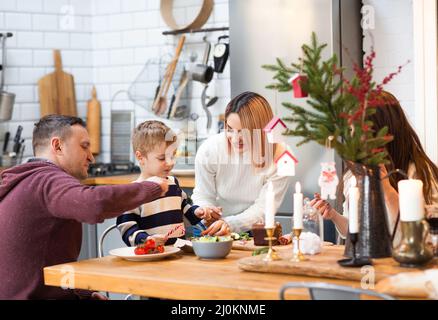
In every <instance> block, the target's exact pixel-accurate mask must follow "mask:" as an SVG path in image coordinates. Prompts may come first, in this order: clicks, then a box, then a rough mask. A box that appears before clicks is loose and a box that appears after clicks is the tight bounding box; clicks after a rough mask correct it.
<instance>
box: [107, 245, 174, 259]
mask: <svg viewBox="0 0 438 320" xmlns="http://www.w3.org/2000/svg"><path fill="white" fill-rule="evenodd" d="M134 250H135V247H124V248H118V249H113V250H110V252H109V254H110V255H112V256H116V257H119V258H122V259H125V260H129V261H150V260H159V259H163V258H164V257H167V256H170V255H171V254H175V253H177V252H179V251H180V249H179V248H175V247H173V246H165V247H164V252H163V253H151V254H141V255H136V254H135V253H134Z"/></svg>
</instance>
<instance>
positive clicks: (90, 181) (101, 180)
mask: <svg viewBox="0 0 438 320" xmlns="http://www.w3.org/2000/svg"><path fill="white" fill-rule="evenodd" d="M174 175H175V177H176V178H177V179H178V181H179V184H180V186H181V187H182V188H194V187H195V177H194V175H181V176H179V175H177V174H174ZM137 177H138V174H137V173H136V174H127V175H121V176H99V177H92V178H87V179H85V180H82V183H83V184H86V185H93V186H99V185H114V184H128V183H131V182H132V181H134V180H135V179H137Z"/></svg>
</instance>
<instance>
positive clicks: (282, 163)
mask: <svg viewBox="0 0 438 320" xmlns="http://www.w3.org/2000/svg"><path fill="white" fill-rule="evenodd" d="M297 163H298V160H297V158H295V157H294V155H293V154H292V151H291V150H290V148H289V146H286V151H284V152H283V153H282V154H281V155H280V156H279V157H278V158H277V159H276V160H275V164H276V166H277V174H278V175H279V176H288V177H292V176H295V165H296V164H297Z"/></svg>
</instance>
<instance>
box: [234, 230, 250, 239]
mask: <svg viewBox="0 0 438 320" xmlns="http://www.w3.org/2000/svg"><path fill="white" fill-rule="evenodd" d="M230 236H231V238H233V240H246V241H248V240H250V239H251V237H250V236H249V233H248V232H241V233H236V232H232V233H231V235H230Z"/></svg>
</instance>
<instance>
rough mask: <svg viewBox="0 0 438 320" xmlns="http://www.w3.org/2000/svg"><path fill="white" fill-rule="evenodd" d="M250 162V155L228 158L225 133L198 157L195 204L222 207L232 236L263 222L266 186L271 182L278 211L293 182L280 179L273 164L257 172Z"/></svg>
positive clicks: (208, 142)
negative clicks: (233, 233)
mask: <svg viewBox="0 0 438 320" xmlns="http://www.w3.org/2000/svg"><path fill="white" fill-rule="evenodd" d="M250 158H251V154H250V152H244V153H243V155H240V156H239V155H238V154H236V153H234V152H231V154H228V151H227V142H226V137H225V134H224V133H219V134H216V135H214V136H212V137H210V138H208V139H207V140H206V141H205V142H204V143H203V144H202V145H201V147H200V148H199V150H198V152H197V153H196V160H195V189H194V190H193V195H192V199H193V202H194V204H196V205H198V206H206V205H213V206H219V207H222V212H223V213H222V214H223V217H225V218H224V220H225V221H226V222H227V223H228V224H229V226H230V228H231V231H232V232H242V231H248V230H250V229H251V226H252V225H253V224H254V223H256V222H258V221H263V220H264V208H265V195H266V190H267V187H268V184H267V182H269V181H272V184H273V186H274V192H275V205H276V209H278V207H279V206H280V205H281V203H282V201H283V198H284V196H285V193H286V190H287V188H288V185H289V183H290V181H291V179H290V177H283V176H278V175H277V170H276V167H275V165H274V164H272V165H271V166H270V167H269V168H267V169H266V170H263V171H262V172H256V171H255V169H254V167H253V166H252V164H251V161H250Z"/></svg>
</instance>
